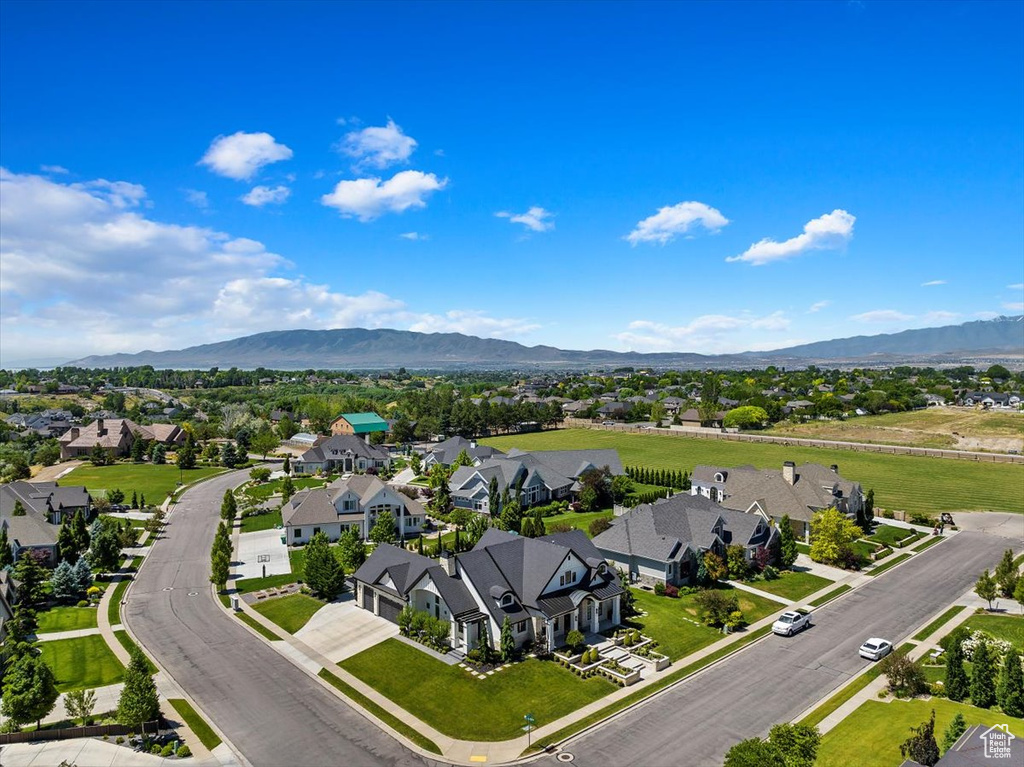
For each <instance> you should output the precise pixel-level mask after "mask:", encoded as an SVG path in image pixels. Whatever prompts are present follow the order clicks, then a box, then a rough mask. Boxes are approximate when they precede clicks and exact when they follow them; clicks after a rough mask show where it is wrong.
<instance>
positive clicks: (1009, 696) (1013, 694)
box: [996, 647, 1024, 717]
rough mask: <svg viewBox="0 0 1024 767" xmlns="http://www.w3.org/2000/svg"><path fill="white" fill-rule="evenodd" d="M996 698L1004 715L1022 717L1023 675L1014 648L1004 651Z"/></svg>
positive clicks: (1023, 706) (1023, 710)
mask: <svg viewBox="0 0 1024 767" xmlns="http://www.w3.org/2000/svg"><path fill="white" fill-rule="evenodd" d="M996 697H997V698H998V700H999V707H1000V708H1002V709H1003V713H1004V714H1007V715H1009V716H1016V717H1024V674H1022V673H1021V667H1020V656H1019V655H1018V654H1017V650H1016V648H1014V647H1011V648H1010V649H1009V650H1007V651H1006V658H1005V659H1004V660H1003V670H1002V672H1001V673H1000V675H999V689H998V690H997V693H996Z"/></svg>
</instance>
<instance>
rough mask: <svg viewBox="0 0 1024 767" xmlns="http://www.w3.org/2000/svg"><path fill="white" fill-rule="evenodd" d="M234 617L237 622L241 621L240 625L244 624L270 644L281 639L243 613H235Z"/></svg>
mask: <svg viewBox="0 0 1024 767" xmlns="http://www.w3.org/2000/svg"><path fill="white" fill-rule="evenodd" d="M225 606H226V605H225ZM234 615H235V617H236V618H238V620H240V621H242V623H244V624H245V625H246V626H248V627H249V628H251V629H252V630H253V631H255V632H256V633H257V634H259V635H260V636H261V637H263V638H264V639H268V640H270V641H271V642H277V641H279V640H280V639H281V637H279V636H278V635H277V634H275V633H274V632H273V631H271V630H270V629H268V628H267V627H266V626H264V625H263V624H262V623H260V622H259V621H258V620H256V619H255V618H253V617H252V616H251V615H246V614H245V613H242V612H237V613H235V614H234Z"/></svg>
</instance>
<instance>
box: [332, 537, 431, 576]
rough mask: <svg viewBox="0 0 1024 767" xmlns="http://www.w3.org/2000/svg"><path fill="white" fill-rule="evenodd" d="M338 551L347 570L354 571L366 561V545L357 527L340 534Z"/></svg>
mask: <svg viewBox="0 0 1024 767" xmlns="http://www.w3.org/2000/svg"><path fill="white" fill-rule="evenodd" d="M338 553H339V554H340V555H341V564H342V565H343V566H344V567H345V569H346V570H348V571H349V572H355V571H356V570H358V569H359V566H360V565H361V564H363V562H365V561H366V546H364V545H363V538H362V536H361V535H359V529H358V528H357V527H354V526H353V527H350V528H349V529H348V530H345V531H344V532H343V533H342V534H341V539H340V540H339V541H338ZM420 553H421V554H422V553H423V536H422V535H421V536H420Z"/></svg>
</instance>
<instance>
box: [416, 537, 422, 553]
mask: <svg viewBox="0 0 1024 767" xmlns="http://www.w3.org/2000/svg"><path fill="white" fill-rule="evenodd" d="M416 550H417V551H418V552H419V555H420V556H421V557H422V556H423V533H420V535H419V537H418V538H417V539H416Z"/></svg>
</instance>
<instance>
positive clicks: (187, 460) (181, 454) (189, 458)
mask: <svg viewBox="0 0 1024 767" xmlns="http://www.w3.org/2000/svg"><path fill="white" fill-rule="evenodd" d="M177 463H178V468H180V469H194V468H195V467H196V441H195V439H194V438H193V437H192V432H185V443H184V444H183V445H182V446H181V447H179V448H178V457H177Z"/></svg>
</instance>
